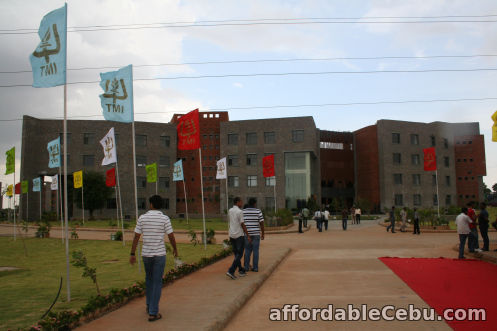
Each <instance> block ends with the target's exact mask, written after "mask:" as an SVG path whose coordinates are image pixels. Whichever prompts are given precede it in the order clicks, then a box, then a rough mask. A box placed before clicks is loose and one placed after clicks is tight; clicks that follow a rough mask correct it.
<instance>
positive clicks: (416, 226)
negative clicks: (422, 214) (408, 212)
mask: <svg viewBox="0 0 497 331" xmlns="http://www.w3.org/2000/svg"><path fill="white" fill-rule="evenodd" d="M419 233H420V232H419V213H418V210H417V209H416V208H414V232H413V233H412V234H419Z"/></svg>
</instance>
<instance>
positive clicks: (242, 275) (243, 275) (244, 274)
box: [238, 272, 247, 277]
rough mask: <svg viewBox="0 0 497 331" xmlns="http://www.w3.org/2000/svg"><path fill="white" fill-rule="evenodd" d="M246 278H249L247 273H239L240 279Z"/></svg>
mask: <svg viewBox="0 0 497 331" xmlns="http://www.w3.org/2000/svg"><path fill="white" fill-rule="evenodd" d="M245 276H247V273H246V272H239V273H238V277H245Z"/></svg>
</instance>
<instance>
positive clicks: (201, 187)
mask: <svg viewBox="0 0 497 331" xmlns="http://www.w3.org/2000/svg"><path fill="white" fill-rule="evenodd" d="M198 156H199V158H200V160H199V162H200V190H201V193H202V224H203V227H204V250H207V233H206V230H205V207H204V179H203V178H202V148H201V147H199V149H198ZM185 201H186V199H185Z"/></svg>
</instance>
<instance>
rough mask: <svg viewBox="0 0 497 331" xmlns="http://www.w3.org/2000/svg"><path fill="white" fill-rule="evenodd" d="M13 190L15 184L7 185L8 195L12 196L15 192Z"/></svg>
mask: <svg viewBox="0 0 497 331" xmlns="http://www.w3.org/2000/svg"><path fill="white" fill-rule="evenodd" d="M13 190H14V186H13V185H12V184H10V185H9V186H7V193H6V195H7V196H8V197H11V196H12V194H13V193H14V192H13Z"/></svg>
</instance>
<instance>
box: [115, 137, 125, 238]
mask: <svg viewBox="0 0 497 331" xmlns="http://www.w3.org/2000/svg"><path fill="white" fill-rule="evenodd" d="M116 153H117V146H116ZM116 176H117V191H118V193H119V206H118V208H119V211H120V215H121V232H122V233H123V246H124V245H125V241H124V220H123V204H122V202H121V185H120V184H119V166H118V164H117V155H116Z"/></svg>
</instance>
